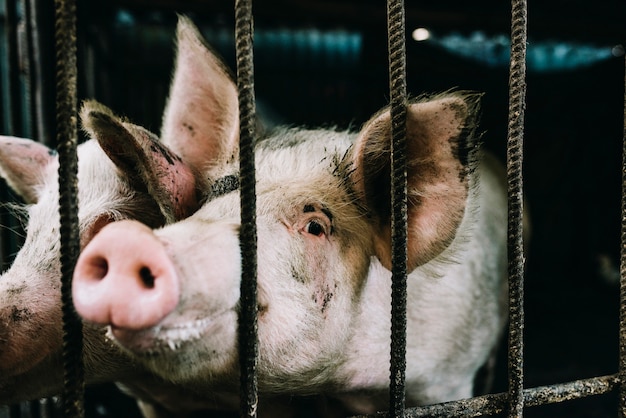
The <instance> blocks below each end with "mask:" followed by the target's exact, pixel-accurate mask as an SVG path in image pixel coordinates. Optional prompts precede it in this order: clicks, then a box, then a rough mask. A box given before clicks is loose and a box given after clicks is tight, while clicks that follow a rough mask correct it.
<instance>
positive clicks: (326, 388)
mask: <svg viewBox="0 0 626 418" xmlns="http://www.w3.org/2000/svg"><path fill="white" fill-rule="evenodd" d="M214 77H215V75H214V74H212V73H207V74H206V75H205V78H214ZM228 100H229V98H227V97H224V98H223V103H228ZM477 105H478V96H476V95H472V94H468V93H462V92H451V93H447V94H441V95H435V96H432V97H424V98H422V99H420V100H416V101H412V102H411V103H410V104H409V105H408V111H407V139H408V145H407V147H408V150H407V160H408V165H407V175H408V268H409V271H410V275H409V277H408V300H407V320H408V328H407V333H408V335H407V370H406V376H407V404H408V405H417V404H430V403H435V402H442V401H448V400H452V399H459V398H466V397H470V396H472V391H473V381H474V377H475V375H476V372H477V370H478V369H479V368H480V367H481V366H482V365H483V364H485V363H486V362H487V361H488V359H489V358H490V356H491V355H492V354H493V352H494V351H495V347H496V345H497V342H498V340H499V337H500V335H501V332H502V329H503V327H504V324H505V322H506V319H507V310H506V288H507V281H506V245H505V242H506V196H505V192H504V190H505V186H504V183H503V181H502V179H501V178H500V176H499V174H500V173H499V168H498V166H497V164H496V163H495V162H494V160H493V159H492V158H490V157H487V156H484V157H483V156H481V155H480V152H479V150H478V148H477V145H476V138H475V135H474V132H475V124H476V121H475V115H476V113H477ZM233 107H234V106H228V108H233ZM214 116H215V117H216V118H217V119H216V121H219V120H221V119H222V118H226V119H231V118H233V117H234V115H230V114H229V113H228V112H227V111H223V112H222V113H217V114H216V115H214ZM390 130H391V122H390V114H389V111H388V110H387V109H385V110H382V111H381V112H379V113H378V114H376V115H374V116H373V117H372V118H371V119H370V120H369V121H368V122H367V123H365V125H364V126H363V128H362V129H361V131H360V132H358V133H349V132H337V131H331V130H304V129H293V128H292V129H280V130H277V131H276V132H274V133H272V134H270V135H268V137H267V138H263V139H260V140H259V141H258V142H257V145H256V167H257V174H256V177H257V226H258V292H259V295H258V314H259V318H258V320H259V325H258V333H259V334H258V335H259V362H258V384H259V388H260V392H261V396H262V398H261V399H263V397H264V396H275V395H278V396H281V395H286V396H290V395H294V396H297V395H316V394H321V395H327V396H331V397H334V398H336V399H338V400H339V401H341V402H342V403H343V404H344V406H345V407H346V408H347V410H348V411H350V412H352V413H369V412H373V411H376V410H381V409H385V408H386V407H387V399H388V395H387V393H388V384H389V358H390V355H389V351H390V348H389V345H390V303H391V297H390V293H391V292H390V289H391V273H390V268H391V255H390V248H391V243H390V240H391V239H390V235H391V232H390V230H391V228H390V212H391V209H390V203H389V195H390V186H389V184H390V179H389V176H390V174H389V173H390V163H389V154H390ZM231 136H232V135H231V134H230V133H228V134H227V135H222V136H221V137H219V136H218V137H216V141H215V143H214V144H213V147H212V152H213V154H211V153H207V154H204V155H202V156H200V155H199V156H198V157H202V158H204V159H207V161H212V162H215V161H217V162H219V164H211V165H207V167H208V168H207V170H206V175H207V177H208V179H209V183H210V184H211V186H210V187H209V188H208V189H207V191H206V197H205V199H206V201H205V203H204V205H203V206H202V207H201V208H200V209H199V210H198V211H197V212H196V213H195V214H194V215H192V216H191V217H189V218H186V219H185V220H183V221H181V222H178V223H175V224H172V225H168V226H165V227H163V228H160V229H156V230H152V229H150V228H149V227H148V226H145V225H142V224H140V223H138V222H134V221H120V222H114V223H111V224H109V225H107V226H105V227H104V228H103V229H102V230H101V231H100V232H99V233H98V234H97V235H96V237H95V238H94V239H93V240H92V241H91V242H90V243H89V244H88V245H87V246H86V247H85V249H84V251H83V252H82V254H81V256H80V258H79V261H78V264H77V266H76V270H75V274H74V282H73V289H72V291H73V297H74V303H75V307H76V309H77V311H78V312H79V314H80V315H81V316H82V317H83V318H84V319H85V320H86V321H88V322H93V323H97V324H103V325H107V326H108V335H109V336H110V338H111V339H113V340H114V341H115V342H116V344H117V345H118V346H120V347H121V348H122V349H124V350H125V352H127V353H128V354H129V355H130V356H132V357H133V358H134V359H135V360H136V361H137V362H139V363H141V364H144V365H145V366H146V367H147V368H149V369H150V370H151V371H153V372H154V373H155V374H157V375H159V376H162V377H163V378H164V379H166V380H169V381H172V382H176V383H177V384H178V385H180V387H188V388H189V389H190V391H193V392H194V393H198V394H206V395H205V396H206V399H207V400H210V399H212V398H213V396H214V394H215V393H221V394H223V393H224V392H228V391H230V392H231V393H232V394H233V396H235V397H236V395H237V393H238V373H239V371H238V350H237V338H236V335H237V321H238V311H239V308H240V299H239V297H240V294H239V286H240V274H241V268H240V265H241V255H240V247H239V245H240V243H239V235H238V233H239V228H240V213H239V207H240V204H239V198H240V197H239V190H238V186H237V181H236V179H237V175H238V171H239V164H238V162H237V161H236V160H234V159H232V158H231V159H216V158H214V155H217V156H219V155H221V156H224V155H233V154H235V149H234V146H233V143H232V141H231V140H230V138H231ZM196 165H201V162H200V161H198V162H196ZM163 405H165V406H166V407H168V406H169V408H170V409H171V410H172V411H176V410H177V409H176V408H177V405H176V404H175V402H174V403H171V404H169V405H168V404H167V402H164V403H163Z"/></svg>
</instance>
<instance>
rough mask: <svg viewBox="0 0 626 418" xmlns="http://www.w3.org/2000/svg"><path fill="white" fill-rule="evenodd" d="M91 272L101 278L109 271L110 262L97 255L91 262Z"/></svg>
mask: <svg viewBox="0 0 626 418" xmlns="http://www.w3.org/2000/svg"><path fill="white" fill-rule="evenodd" d="M91 272H92V273H93V277H94V278H96V279H97V280H101V279H103V278H104V277H105V276H106V275H107V273H108V272H109V263H107V261H106V259H104V258H102V257H96V258H95V259H93V260H92V262H91Z"/></svg>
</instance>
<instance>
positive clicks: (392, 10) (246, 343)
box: [0, 0, 626, 417]
mask: <svg viewBox="0 0 626 418" xmlns="http://www.w3.org/2000/svg"><path fill="white" fill-rule="evenodd" d="M45 4H46V3H44V2H42V3H41V4H39V3H38V2H35V1H29V0H26V1H22V2H13V1H10V0H5V1H2V2H0V5H1V6H2V9H3V16H4V22H3V23H4V32H3V34H2V38H1V39H0V43H2V45H1V46H0V53H1V54H2V57H0V58H1V59H0V61H1V63H4V71H2V72H1V75H2V83H1V84H0V86H1V87H2V90H1V91H2V114H1V116H2V123H3V127H4V128H3V129H5V131H6V133H11V134H14V135H23V136H31V137H33V138H38V139H39V140H40V141H42V142H44V143H47V144H52V143H53V140H52V139H51V138H50V135H49V133H50V132H55V133H56V138H57V144H58V148H59V154H60V158H61V168H60V171H59V174H60V184H61V187H63V188H64V189H62V191H61V196H62V197H61V202H60V203H61V213H60V216H61V221H62V231H61V239H62V252H63V257H62V263H63V268H62V272H63V275H64V282H63V283H64V285H63V294H64V303H65V304H66V305H68V304H71V300H70V299H69V295H68V293H69V290H68V289H69V287H68V286H69V278H70V277H71V273H72V271H73V264H74V263H75V260H76V257H77V255H78V246H77V242H78V237H77V214H76V213H77V206H76V205H77V203H76V197H75V196H76V190H75V188H76V179H75V175H76V154H75V146H76V142H77V135H78V133H77V128H76V119H75V117H74V115H75V114H76V102H77V87H76V83H77V78H78V75H77V69H76V54H77V52H76V45H77V44H76V42H77V35H76V5H75V4H74V2H73V1H72V0H56V1H55V4H54V11H55V25H54V26H55V33H56V38H55V40H56V94H57V96H56V97H57V101H56V125H54V127H53V124H52V122H51V121H50V120H48V119H49V118H47V116H46V113H45V112H44V111H43V109H45V108H46V106H49V103H48V101H49V97H50V92H51V91H53V90H54V89H53V88H52V87H51V83H52V81H51V80H50V78H51V77H50V74H49V73H50V72H49V71H45V72H44V71H43V69H46V68H51V59H52V58H51V56H50V54H46V53H45V51H43V50H42V48H41V42H42V39H41V36H42V35H41V31H42V30H43V29H44V28H45V24H42V22H45V19H44V20H42V19H40V17H41V16H42V15H44V14H48V15H50V14H51V12H52V9H53V8H52V7H51V5H48V6H47V7H46V5H45ZM16 5H17V6H18V7H16ZM38 16H39V17H38ZM387 18H388V20H387V24H388V28H387V29H388V52H389V56H388V60H389V61H388V62H389V73H388V74H389V86H390V87H389V93H388V94H389V97H390V103H391V106H392V115H393V120H394V123H393V138H394V149H397V150H401V149H402V147H403V141H404V117H405V111H404V109H403V106H404V103H405V100H406V95H407V92H406V55H405V54H406V51H405V34H406V33H407V30H406V27H405V6H404V3H403V2H402V1H401V0H398V1H396V0H388V2H387ZM18 22H21V23H18ZM28 23H29V24H28ZM48 24H51V22H49V23H48ZM42 25H43V27H42ZM252 28H253V10H252V1H251V0H238V1H236V4H235V20H234V33H235V50H236V54H235V61H236V66H237V84H238V88H239V99H240V120H241V135H240V137H241V147H240V148H241V155H240V159H241V167H242V169H241V178H240V184H241V192H242V207H241V209H242V233H241V237H242V238H241V243H242V244H241V245H242V253H243V254H246V256H244V257H242V259H243V260H244V261H246V260H247V261H248V262H247V263H246V264H244V265H243V266H242V289H241V290H242V301H243V302H244V303H243V308H242V323H243V324H244V326H243V327H242V328H241V329H240V353H241V359H242V360H241V370H242V371H245V372H243V373H242V381H241V391H242V392H241V394H242V397H241V398H242V405H241V416H256V403H257V396H258V395H257V388H256V376H255V366H256V353H257V350H258V349H257V345H256V313H255V311H256V310H255V301H256V279H255V277H256V261H255V260H256V231H255V226H254V224H255V203H254V201H255V200H254V199H255V190H254V187H255V177H254V152H253V149H252V139H253V137H254V116H255V111H256V107H255V106H256V105H255V90H254V85H255V84H254V81H255V80H254V75H253V74H254V69H253V42H252V39H253V33H252ZM78 41H79V42H80V39H79V40H78ZM526 46H527V5H526V1H525V0H513V1H512V4H511V59H510V67H509V80H508V81H509V94H508V99H509V100H508V101H509V109H508V128H507V145H506V156H507V175H508V177H507V178H508V190H509V194H508V202H509V223H508V253H509V284H510V294H509V302H510V325H509V334H508V390H507V391H505V392H502V393H495V394H488V395H483V396H479V397H475V398H471V399H466V400H459V401H453V402H447V403H444V404H437V405H430V406H423V407H418V408H409V409H405V402H404V367H405V365H404V362H405V359H404V355H405V347H404V344H405V341H404V339H403V335H404V334H405V333H406V329H405V327H406V318H405V312H404V311H405V306H404V305H403V303H404V302H403V301H404V298H405V293H406V265H403V262H402V260H403V258H404V256H403V251H405V250H403V248H405V247H406V232H405V230H406V225H405V223H404V221H403V219H404V218H405V216H406V213H405V211H406V206H405V205H406V179H405V178H403V176H402V173H403V170H404V169H403V167H402V164H403V162H402V159H401V157H402V155H401V152H392V159H393V162H392V164H393V166H394V167H397V170H395V171H394V176H393V177H394V178H393V179H392V186H393V187H392V189H393V196H392V199H393V205H392V206H393V208H394V221H393V222H394V228H393V230H394V244H393V249H394V267H393V277H394V280H393V281H394V285H393V291H392V293H393V307H392V312H393V321H392V322H393V324H390V326H391V327H392V335H393V336H394V339H393V343H392V347H390V350H391V352H392V362H391V365H390V370H391V371H390V373H391V377H392V378H391V382H392V387H391V388H390V411H389V412H385V413H382V412H381V413H379V414H376V415H374V416H394V417H396V416H406V417H451V416H456V417H473V416H484V415H497V414H506V415H507V416H509V417H521V416H522V415H523V414H524V411H525V408H527V407H533V406H538V405H546V404H553V403H558V402H564V401H570V400H575V399H580V398H583V397H588V396H593V395H602V394H607V393H610V392H613V393H617V395H618V403H619V405H618V415H619V416H620V417H626V300H625V298H626V223H625V222H626V205H625V203H624V202H625V200H626V198H625V196H626V177H622V191H621V193H622V206H621V208H622V213H621V246H620V268H619V270H620V277H621V280H620V313H619V323H620V329H619V369H618V371H617V372H616V373H615V374H610V375H604V376H597V377H590V378H587V379H583V380H576V381H571V382H567V383H558V384H552V385H548V386H537V387H532V388H525V385H524V364H523V351H524V350H523V347H524V339H523V333H524V309H523V306H524V263H525V255H524V243H523V240H522V211H523V187H524V181H523V180H522V168H523V167H522V163H523V160H524V153H523V151H522V149H523V140H524V120H525V119H524V118H525V112H526ZM20 48H21V49H20ZM1 63H0V65H2V64H1ZM17 63H20V65H21V66H22V68H23V66H24V65H28V66H29V71H23V72H22V73H20V71H19V66H18V64H17ZM34 86H38V88H36V89H35V88H34ZM620 87H623V86H615V88H616V89H617V88H620ZM528 112H530V113H532V112H533V109H532V107H529V108H528ZM25 115H32V118H29V117H27V116H25ZM624 116H625V117H624V119H625V120H626V112H625V114H624ZM624 143H626V141H625V142H624ZM623 152H624V155H626V145H623ZM622 161H624V160H622ZM625 164H626V163H622V176H625V175H626V174H625V173H626V165H625ZM403 202H404V203H403ZM2 222H3V224H4V225H13V224H11V222H14V221H11V220H10V219H9V218H4V219H3V221H2ZM18 244H19V243H16V242H15V237H13V236H11V235H8V234H3V236H2V245H3V248H4V247H15V246H17V245H18ZM5 258H6V256H5ZM3 262H4V265H5V267H6V266H7V265H8V263H10V259H8V258H6V259H3ZM64 321H65V327H64V331H65V337H64V338H65V344H64V346H65V347H66V353H65V367H66V374H65V383H66V391H65V393H64V394H63V395H62V397H61V399H62V407H60V408H61V409H62V410H63V412H62V416H67V417H72V416H76V417H79V416H83V415H84V405H83V402H84V394H83V382H82V368H81V366H80V362H79V361H77V359H78V358H79V357H80V350H76V349H75V347H80V341H81V325H80V321H77V320H76V319H75V318H74V317H73V314H72V311H71V309H69V308H67V307H66V309H64ZM58 403H59V402H58V400H57V401H54V400H49V401H41V402H35V403H33V404H32V405H35V406H34V407H32V405H31V407H32V410H34V411H35V412H31V414H33V413H34V414H37V415H38V416H54V412H53V411H52V409H55V408H58V406H54V405H57V404H58ZM24 408H25V406H24V405H22V406H12V407H10V408H8V407H7V408H6V411H8V412H5V415H3V414H2V407H0V417H4V416H8V417H18V416H20V414H21V412H22V411H23V410H24ZM29 416H31V415H29Z"/></svg>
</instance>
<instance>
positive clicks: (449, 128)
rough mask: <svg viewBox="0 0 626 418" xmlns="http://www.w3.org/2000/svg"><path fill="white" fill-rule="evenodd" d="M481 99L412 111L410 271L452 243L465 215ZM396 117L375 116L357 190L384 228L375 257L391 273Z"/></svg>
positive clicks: (444, 99) (363, 141)
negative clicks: (392, 159)
mask: <svg viewBox="0 0 626 418" xmlns="http://www.w3.org/2000/svg"><path fill="white" fill-rule="evenodd" d="M477 103H478V95H462V94H460V93H457V94H456V95H447V96H439V97H435V98H433V99H431V100H429V101H420V102H417V103H411V104H409V105H408V106H407V120H406V131H407V156H406V157H407V201H408V202H407V230H408V238H407V241H408V242H407V244H408V245H407V253H408V264H407V267H408V269H409V271H412V270H413V269H414V268H415V267H417V266H418V265H421V264H424V263H426V262H427V261H429V260H430V259H432V258H433V257H435V256H436V255H438V254H439V253H440V252H441V251H443V250H444V249H445V248H446V247H447V246H448V245H449V244H450V243H451V241H452V240H453V238H454V236H455V234H456V231H457V228H458V226H459V224H460V222H461V219H462V218H463V214H464V212H465V202H466V198H467V195H468V187H469V172H470V168H471V167H470V166H471V165H472V164H471V160H472V158H471V156H472V155H473V154H474V152H473V151H472V150H473V149H474V148H475V147H474V140H473V131H474V129H473V128H474V123H475V121H474V115H475V114H476V111H477V109H476V107H477ZM390 144H391V117H390V113H389V111H388V110H386V111H383V112H381V113H379V114H378V115H376V116H374V117H373V118H372V119H371V120H370V121H369V122H367V123H366V124H365V126H364V128H363V129H362V131H361V132H360V134H359V136H358V139H357V142H356V144H355V149H354V154H353V156H354V157H353V158H354V171H353V173H352V176H353V180H354V184H355V187H356V190H357V192H358V193H360V194H361V195H362V196H363V198H364V200H365V202H366V205H367V207H368V208H369V210H370V211H371V212H372V213H373V214H374V215H375V217H376V218H377V220H378V222H379V224H378V227H377V232H376V236H375V241H376V242H375V246H376V253H377V256H378V257H379V259H380V260H381V262H382V264H383V265H385V266H386V267H387V268H390V267H391V226H390V218H391V206H390V193H391V192H390V189H391V186H390V181H391V180H390V172H391V169H390Z"/></svg>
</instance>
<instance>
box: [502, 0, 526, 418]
mask: <svg viewBox="0 0 626 418" xmlns="http://www.w3.org/2000/svg"><path fill="white" fill-rule="evenodd" d="M526 16H527V5H526V0H513V1H512V3H511V59H510V69H509V122H508V136H507V184H508V206H509V210H508V235H507V247H508V265H509V268H508V271H509V351H508V363H509V396H508V401H509V417H510V418H516V417H522V415H523V411H524V396H523V389H524V362H523V348H524V339H523V333H524V305H523V302H524V301H523V299H524V248H523V238H522V213H523V180H522V160H523V158H524V153H523V139H524V110H525V101H526V30H527V22H526V20H527V19H526Z"/></svg>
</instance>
